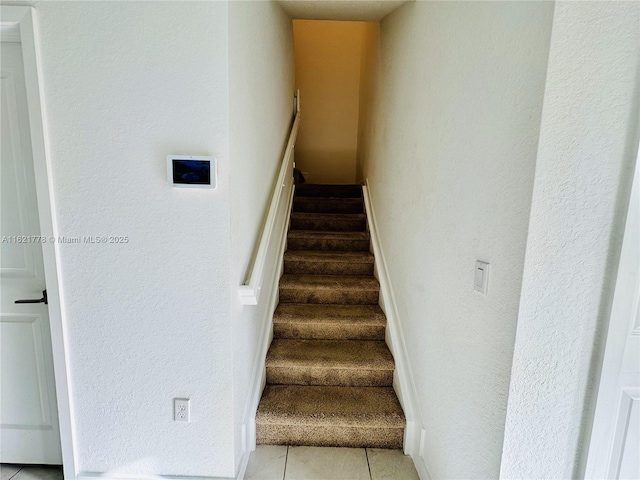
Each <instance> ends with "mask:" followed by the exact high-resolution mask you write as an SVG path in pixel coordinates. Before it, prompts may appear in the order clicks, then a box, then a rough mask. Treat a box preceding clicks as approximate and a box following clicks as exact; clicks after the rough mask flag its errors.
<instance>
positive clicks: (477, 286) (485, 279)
mask: <svg viewBox="0 0 640 480" xmlns="http://www.w3.org/2000/svg"><path fill="white" fill-rule="evenodd" d="M488 286H489V264H488V263H487V262H481V261H480V260H477V261H476V269H475V271H474V274H473V289H474V290H475V291H476V292H478V293H481V294H482V295H486V294H487V289H488Z"/></svg>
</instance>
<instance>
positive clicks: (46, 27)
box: [35, 2, 234, 477]
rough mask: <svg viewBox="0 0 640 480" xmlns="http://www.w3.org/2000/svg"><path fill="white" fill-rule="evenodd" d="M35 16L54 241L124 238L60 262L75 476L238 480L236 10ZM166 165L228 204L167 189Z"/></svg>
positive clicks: (93, 9) (108, 5) (215, 5)
mask: <svg viewBox="0 0 640 480" xmlns="http://www.w3.org/2000/svg"><path fill="white" fill-rule="evenodd" d="M35 6H36V12H37V20H38V24H39V34H40V45H41V47H42V48H41V57H42V78H43V88H44V104H45V108H46V112H47V116H48V122H47V125H48V129H49V141H50V147H51V167H52V176H53V194H54V195H55V211H56V217H57V224H58V228H59V232H60V234H61V235H65V236H80V235H123V236H128V237H129V243H127V244H122V245H113V244H107V245H63V246H61V248H60V253H61V255H60V270H61V272H60V273H61V277H62V288H63V291H64V298H63V307H64V314H65V316H64V318H65V328H66V333H67V338H68V340H69V369H70V370H69V374H70V383H71V388H72V402H73V419H74V424H75V428H76V434H77V437H76V445H77V461H78V467H79V470H80V471H85V472H86V471H88V472H103V473H107V474H110V475H116V476H117V475H118V474H121V475H125V474H148V475H152V474H166V475H171V474H179V475H197V476H207V475H209V476H220V477H231V476H233V475H234V462H233V416H232V415H231V413H230V412H231V411H232V408H233V404H232V355H231V353H232V344H231V341H232V339H231V331H232V327H231V321H230V320H231V319H230V311H229V310H230V309H229V304H230V302H229V295H230V292H229V265H230V246H229V238H230V226H229V205H228V203H227V195H228V177H229V173H228V170H229V168H228V154H229V146H228V136H229V127H228V103H227V97H228V93H227V91H228V83H227V82H228V80H227V4H226V3H222V2H208V3H199V2H190V3H188V4H185V3H183V2H41V3H40V2H39V3H36V4H35ZM170 153H182V154H205V155H216V156H217V157H218V162H219V163H218V165H219V174H220V177H219V188H218V189H217V190H215V191H212V190H193V189H172V188H170V187H169V186H168V185H167V179H166V163H165V156H166V155H167V154H170ZM173 397H189V398H191V403H192V406H191V417H192V421H191V423H188V424H184V423H176V422H173V420H172V416H173V402H172V399H173Z"/></svg>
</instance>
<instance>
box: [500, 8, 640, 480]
mask: <svg viewBox="0 0 640 480" xmlns="http://www.w3.org/2000/svg"><path fill="white" fill-rule="evenodd" d="M639 25H640V4H638V2H565V1H559V2H556V7H555V15H554V21H553V36H552V39H551V49H550V55H549V66H548V74H547V85H546V91H545V99H544V109H543V115H542V125H541V131H540V145H539V149H538V160H537V164H536V174H535V184H534V190H533V201H532V207H531V221H530V224H529V237H528V240H527V253H526V260H525V273H524V278H523V283H522V296H521V300H520V312H519V318H518V331H517V337H516V344H515V351H514V358H513V370H512V375H511V376H512V383H511V388H510V393H509V408H508V413H507V421H506V431H505V440H504V454H503V457H502V468H501V477H502V478H513V479H516V478H580V477H582V473H581V469H582V465H583V463H584V458H581V451H582V449H583V448H584V447H585V446H586V445H588V431H589V429H590V417H591V415H592V402H593V398H592V395H594V394H595V388H594V385H593V377H594V375H596V374H597V371H596V368H597V367H596V368H594V366H597V365H598V364H599V361H600V360H599V355H600V353H599V351H598V347H599V345H600V342H601V338H599V335H600V334H602V333H603V332H604V331H606V330H603V328H604V324H605V323H606V319H607V316H608V313H609V308H610V302H611V294H612V288H611V287H612V283H613V280H614V279H615V271H614V270H615V268H616V265H617V258H618V255H619V251H620V236H621V234H622V231H623V225H622V224H623V222H624V214H625V212H626V208H627V204H628V200H629V191H630V186H631V178H632V176H633V164H634V161H635V155H636V152H637V147H638V119H639V115H640V112H639V106H638V103H639V99H638V87H639V85H638V82H639V80H638V73H639V71H638V58H639V55H640V52H639V50H638V49H639V45H640V29H639V28H638V26H639Z"/></svg>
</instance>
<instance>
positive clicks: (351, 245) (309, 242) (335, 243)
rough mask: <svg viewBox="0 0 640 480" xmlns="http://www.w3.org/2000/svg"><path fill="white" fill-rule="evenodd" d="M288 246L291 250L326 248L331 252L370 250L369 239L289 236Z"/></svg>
mask: <svg viewBox="0 0 640 480" xmlns="http://www.w3.org/2000/svg"><path fill="white" fill-rule="evenodd" d="M287 248H290V249H291V250H325V251H331V252H349V251H351V252H368V251H369V240H365V239H362V240H343V239H335V240H333V239H331V240H330V239H318V238H288V239H287Z"/></svg>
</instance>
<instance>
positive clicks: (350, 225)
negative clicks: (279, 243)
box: [291, 212, 367, 232]
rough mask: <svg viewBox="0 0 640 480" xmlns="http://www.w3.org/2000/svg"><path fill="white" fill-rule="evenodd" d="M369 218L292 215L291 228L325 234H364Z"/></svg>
mask: <svg viewBox="0 0 640 480" xmlns="http://www.w3.org/2000/svg"><path fill="white" fill-rule="evenodd" d="M366 226H367V217H366V216H365V215H364V214H363V213H306V212H294V213H292V214H291V228H292V229H294V230H313V231H325V232H364V231H365V230H366Z"/></svg>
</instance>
